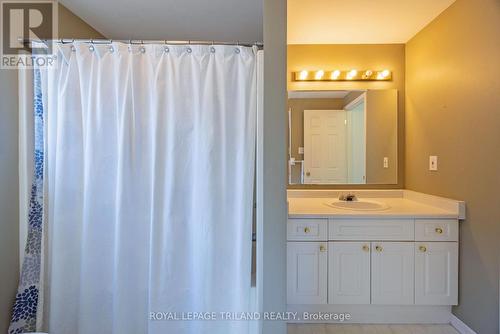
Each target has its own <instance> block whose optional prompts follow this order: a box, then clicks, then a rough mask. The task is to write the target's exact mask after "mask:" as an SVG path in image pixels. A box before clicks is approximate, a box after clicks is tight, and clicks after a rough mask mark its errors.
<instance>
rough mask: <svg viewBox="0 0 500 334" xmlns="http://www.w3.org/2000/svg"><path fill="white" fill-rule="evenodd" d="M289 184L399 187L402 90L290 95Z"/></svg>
mask: <svg viewBox="0 0 500 334" xmlns="http://www.w3.org/2000/svg"><path fill="white" fill-rule="evenodd" d="M288 122H289V124H288V125H289V126H288V130H289V131H288V146H289V147H288V181H289V184H291V185H294V184H395V183H397V181H398V175H397V169H398V166H397V162H398V157H397V150H398V142H397V140H398V96H397V90H396V89H384V90H337V91H289V92H288Z"/></svg>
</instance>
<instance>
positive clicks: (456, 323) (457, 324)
mask: <svg viewBox="0 0 500 334" xmlns="http://www.w3.org/2000/svg"><path fill="white" fill-rule="evenodd" d="M450 325H452V326H453V327H454V328H455V329H456V330H457V331H458V332H459V333H460V334H476V332H474V331H473V330H472V329H470V327H469V326H467V325H466V324H465V323H464V322H463V321H462V320H460V319H458V318H457V317H456V316H454V315H453V314H452V315H451V318H450Z"/></svg>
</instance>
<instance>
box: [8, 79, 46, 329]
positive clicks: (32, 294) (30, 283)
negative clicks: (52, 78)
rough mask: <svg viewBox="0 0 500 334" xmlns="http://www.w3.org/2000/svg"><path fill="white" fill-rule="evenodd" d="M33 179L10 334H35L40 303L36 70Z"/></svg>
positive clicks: (40, 147) (37, 83) (40, 150)
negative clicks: (31, 333)
mask: <svg viewBox="0 0 500 334" xmlns="http://www.w3.org/2000/svg"><path fill="white" fill-rule="evenodd" d="M33 104H34V115H33V116H34V130H35V133H34V138H35V142H34V148H35V150H34V155H33V159H34V175H33V184H32V186H31V197H30V205H29V213H28V238H27V242H26V249H25V254H24V261H23V267H22V273H21V278H20V282H19V287H18V290H17V295H16V300H15V303H14V307H13V309H12V319H11V323H10V327H9V334H18V333H29V332H35V331H36V318H37V308H38V303H39V301H40V298H39V296H40V273H41V271H40V264H41V246H42V229H43V156H44V136H43V132H44V125H43V103H42V89H41V78H40V70H34V103H33Z"/></svg>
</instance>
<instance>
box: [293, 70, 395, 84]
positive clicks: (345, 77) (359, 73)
mask: <svg viewBox="0 0 500 334" xmlns="http://www.w3.org/2000/svg"><path fill="white" fill-rule="evenodd" d="M292 79H293V81H390V80H392V72H391V71H389V70H378V71H375V70H356V69H351V70H344V71H341V70H332V71H324V70H314V71H308V70H302V71H297V72H292Z"/></svg>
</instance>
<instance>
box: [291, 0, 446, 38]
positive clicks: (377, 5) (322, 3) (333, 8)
mask: <svg viewBox="0 0 500 334" xmlns="http://www.w3.org/2000/svg"><path fill="white" fill-rule="evenodd" d="M454 1H455V0H288V18H287V19H288V44H385V43H406V42H407V41H408V40H409V39H411V38H412V37H413V36H415V34H416V33H417V32H419V31H420V30H421V29H422V28H424V27H425V26H426V25H427V24H428V23H430V22H431V21H432V20H433V19H434V18H436V17H437V16H438V15H439V14H440V13H441V12H442V11H443V10H445V9H446V8H448V6H450V5H451V4H452V3H453V2H454Z"/></svg>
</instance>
